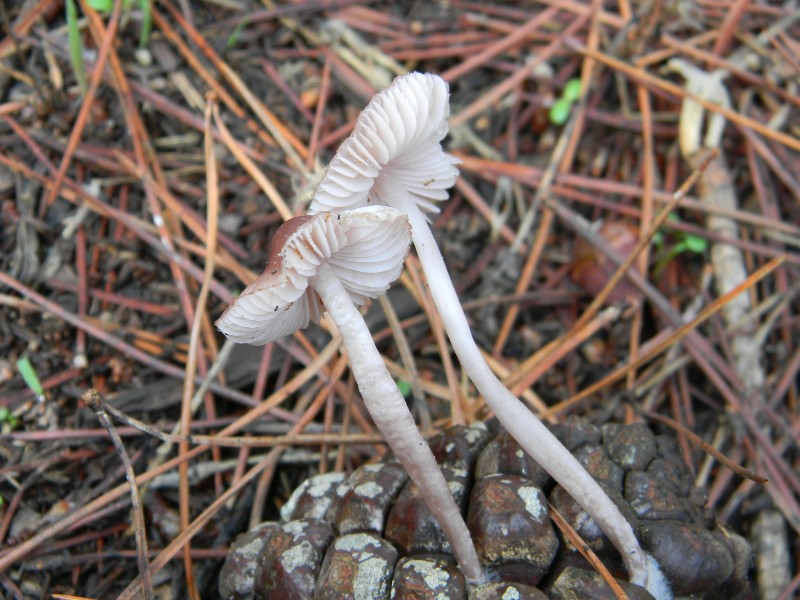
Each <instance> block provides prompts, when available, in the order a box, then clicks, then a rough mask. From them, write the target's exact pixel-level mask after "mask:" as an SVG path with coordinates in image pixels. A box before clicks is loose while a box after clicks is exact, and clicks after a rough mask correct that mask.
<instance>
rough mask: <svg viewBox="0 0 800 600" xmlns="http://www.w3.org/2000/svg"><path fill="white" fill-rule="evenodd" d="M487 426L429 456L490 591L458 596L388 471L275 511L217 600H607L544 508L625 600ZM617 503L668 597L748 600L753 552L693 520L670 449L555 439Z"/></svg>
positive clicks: (453, 572)
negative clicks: (277, 516) (458, 511)
mask: <svg viewBox="0 0 800 600" xmlns="http://www.w3.org/2000/svg"><path fill="white" fill-rule="evenodd" d="M498 429H499V428H497V427H496V425H491V426H489V427H487V426H486V425H484V424H482V423H478V424H476V425H473V426H471V427H453V428H450V429H448V430H447V431H445V432H443V433H441V434H439V435H437V436H435V437H434V438H433V439H432V440H431V441H430V444H431V449H432V450H433V453H434V455H435V456H436V458H437V460H438V461H439V463H440V464H441V465H442V469H443V471H444V474H445V478H446V479H447V481H448V483H449V484H450V489H451V491H452V492H453V495H454V496H455V498H456V501H457V502H458V503H459V505H460V506H461V507H462V509H463V511H464V514H465V515H466V518H467V524H468V526H469V528H470V531H471V532H472V534H473V537H474V539H475V544H476V548H477V550H478V554H479V556H480V557H481V560H482V561H483V563H484V565H485V566H486V568H487V570H488V571H489V572H490V573H491V574H492V576H493V579H494V581H493V582H492V583H489V584H486V585H483V586H480V587H478V588H472V589H468V586H467V584H466V582H465V580H464V576H463V575H462V573H461V571H460V570H459V568H458V566H457V565H456V563H455V561H454V559H453V557H452V556H451V554H450V547H449V544H448V543H447V540H446V539H445V538H444V536H443V534H442V532H441V529H440V528H439V526H438V524H436V522H434V521H433V519H432V517H431V515H430V513H429V512H428V510H427V508H426V507H425V505H424V504H423V502H422V500H421V498H420V497H419V494H418V493H417V489H416V486H414V485H413V484H412V483H410V482H409V481H408V478H407V476H406V475H405V472H404V471H403V469H402V468H401V467H400V466H399V464H398V463H397V462H395V461H393V460H391V457H389V458H387V460H386V461H384V462H382V463H379V464H374V465H364V466H362V467H360V468H359V469H356V471H354V472H353V473H352V474H351V475H350V476H349V477H344V475H342V474H338V473H337V474H326V475H318V476H316V477H312V478H310V479H308V480H307V481H305V482H304V483H303V484H302V485H301V486H300V487H299V488H297V490H295V492H294V493H293V494H292V497H291V498H290V500H289V502H288V503H287V504H286V505H285V506H284V507H283V509H282V511H281V516H282V522H279V523H272V522H271V523H264V524H262V525H259V526H258V527H256V528H254V529H253V530H251V531H249V532H247V533H245V534H243V535H241V536H240V537H239V538H238V539H237V540H236V541H235V542H234V544H233V545H232V546H231V549H230V552H229V554H228V558H227V559H226V561H225V564H224V566H223V567H222V571H221V573H220V579H219V592H220V596H221V597H222V598H226V599H237V600H238V599H249V598H264V599H266V598H276V599H278V598H279V599H281V600H285V599H293V598H297V599H304V598H315V599H334V598H337V599H338V598H341V599H344V598H365V599H367V598H368V599H380V598H394V599H410V598H415V599H423V598H430V599H437V600H449V599H466V598H469V599H470V600H489V599H494V598H498V599H500V598H521V599H524V598H531V599H544V598H556V599H568V598H569V599H573V598H593V599H603V598H612V599H613V598H614V595H613V593H612V592H611V590H610V589H609V588H608V586H607V585H606V584H605V582H604V581H603V580H602V578H601V577H600V576H599V575H598V574H597V573H596V572H594V571H593V570H592V569H591V567H589V566H588V564H587V563H586V562H585V561H584V560H583V558H582V557H581V556H580V555H579V554H578V552H577V551H576V550H575V548H574V547H573V546H572V544H571V543H570V542H569V541H566V540H565V538H564V537H563V536H562V535H561V533H560V532H559V531H557V529H556V528H555V527H554V526H553V524H552V521H551V520H550V515H549V513H550V509H549V506H548V502H549V503H550V504H551V505H552V506H553V507H554V508H555V509H556V510H558V512H559V513H560V514H561V515H562V516H563V517H564V518H565V519H566V520H567V521H568V522H569V523H570V525H571V526H572V527H573V528H574V529H575V530H576V531H577V532H578V533H579V534H580V536H581V537H582V538H583V540H584V541H585V542H586V544H587V545H588V546H589V547H590V548H591V549H592V550H593V551H594V552H595V553H596V554H597V555H598V556H599V557H600V558H601V559H602V560H603V562H604V564H606V565H607V566H608V568H609V569H610V570H611V572H612V573H613V574H614V575H615V576H617V577H619V578H621V579H620V584H621V585H622V587H623V589H624V590H625V591H626V592H627V593H628V595H629V596H630V597H631V598H632V599H637V598H650V597H651V596H650V595H649V594H648V593H647V592H646V591H645V590H644V589H642V588H640V587H638V586H635V585H632V584H629V583H627V582H626V581H625V572H624V569H623V568H622V563H621V560H620V559H619V555H618V554H617V552H616V550H615V549H614V547H613V546H612V545H611V544H610V542H609V541H608V539H607V538H606V537H605V536H604V535H603V534H602V532H601V531H600V530H599V528H598V527H597V525H596V524H595V523H594V521H593V520H592V519H591V518H590V517H589V516H588V515H587V514H586V512H585V511H583V509H581V508H580V507H579V506H578V505H577V503H576V502H575V501H574V500H572V498H571V497H569V496H568V495H567V494H566V493H565V492H564V490H563V489H562V488H561V486H559V485H554V482H553V481H552V479H551V478H550V477H549V475H547V473H546V472H545V471H544V470H543V469H542V468H541V467H540V466H539V465H538V464H537V463H536V462H535V461H534V460H533V459H531V458H530V457H529V456H528V455H527V454H525V453H524V452H523V451H522V450H521V449H520V447H519V445H518V444H517V443H516V442H515V441H514V440H513V439H512V438H511V437H510V436H509V435H508V434H507V433H505V432H502V431H500V432H499V431H498ZM552 430H553V433H554V434H555V435H556V436H557V437H558V438H559V439H560V440H561V441H562V443H564V444H565V445H566V446H567V447H568V448H569V449H570V451H572V452H573V453H574V454H575V456H576V457H577V458H578V460H579V461H580V462H581V463H582V464H583V465H584V466H585V467H586V469H587V470H588V471H589V472H590V473H591V474H592V476H594V477H595V479H597V481H598V482H599V483H600V485H601V486H602V487H603V488H604V489H605V490H606V491H607V492H608V494H609V496H610V497H611V498H612V499H613V500H614V501H615V502H616V504H617V505H618V506H619V508H620V510H621V511H622V513H623V515H624V516H625V518H626V519H627V520H628V521H629V522H630V523H631V525H632V526H633V528H634V531H635V532H636V533H637V536H638V537H639V539H640V540H641V543H642V546H643V547H644V549H645V550H646V551H648V552H650V553H651V554H653V555H654V556H655V558H656V559H657V560H658V562H659V563H660V564H661V567H662V569H663V570H664V572H665V574H666V576H667V578H668V579H669V581H670V584H671V585H672V590H673V593H674V594H675V596H676V597H677V596H691V597H692V598H707V599H709V600H710V599H717V598H730V599H740V600H745V599H747V598H750V597H751V593H750V587H749V583H748V580H747V573H748V569H749V566H750V560H751V554H750V547H749V545H748V543H747V541H746V540H745V539H744V538H742V537H741V536H739V535H737V534H735V533H732V532H729V531H727V530H722V529H720V528H718V527H716V526H715V525H714V523H713V519H712V518H711V517H710V515H708V514H707V513H706V511H705V510H704V509H703V506H704V504H705V493H704V492H703V491H702V490H698V489H696V488H695V487H694V485H693V480H692V476H691V473H690V472H689V469H688V468H687V467H686V465H685V464H684V463H683V461H682V458H681V456H680V452H679V450H678V446H677V442H676V440H675V439H674V438H672V437H670V436H666V435H660V436H656V435H654V434H653V433H652V431H651V430H650V429H649V428H648V427H647V426H646V425H644V424H634V425H628V426H622V425H616V424H608V425H605V426H603V427H602V428H600V427H596V426H594V425H591V424H588V423H585V422H580V421H569V422H567V423H563V424H559V425H556V426H554V427H553V428H552Z"/></svg>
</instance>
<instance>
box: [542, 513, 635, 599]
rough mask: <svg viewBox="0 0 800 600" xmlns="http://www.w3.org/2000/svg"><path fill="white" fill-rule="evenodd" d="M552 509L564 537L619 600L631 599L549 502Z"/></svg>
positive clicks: (557, 525) (552, 517)
mask: <svg viewBox="0 0 800 600" xmlns="http://www.w3.org/2000/svg"><path fill="white" fill-rule="evenodd" d="M547 505H548V507H549V509H550V518H551V519H552V520H553V523H555V524H556V527H558V528H559V529H560V530H561V533H563V534H564V537H565V538H567V539H569V541H570V542H572V545H573V546H575V548H576V550H577V551H578V552H580V554H581V556H583V558H585V559H586V560H587V561H588V562H589V564H591V565H592V566H593V567H594V568H595V569H596V570H597V572H598V573H600V576H601V577H602V578H603V579H604V580H605V582H606V583H607V584H608V587H610V588H611V591H612V592H614V595H615V596H616V597H617V599H618V600H630V598H629V597H628V594H626V593H625V590H623V589H622V586H620V584H619V582H618V581H617V580H616V579H614V576H613V575H611V572H610V571H609V570H608V568H607V567H606V566H605V565H604V564H603V561H602V560H600V559H599V558H597V554H595V553H594V551H592V549H591V548H590V547H589V546H588V545H587V544H586V542H585V541H583V538H582V537H581V536H580V535H579V534H578V532H577V531H575V529H574V528H573V527H572V525H570V524H569V521H567V520H566V519H565V518H564V517H563V516H562V515H561V513H560V512H558V510H556V507H555V506H553V505H552V504H551V503H549V502H548V503H547Z"/></svg>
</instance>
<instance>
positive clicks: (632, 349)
mask: <svg viewBox="0 0 800 600" xmlns="http://www.w3.org/2000/svg"><path fill="white" fill-rule="evenodd" d="M636 95H637V98H638V100H639V107H640V112H641V115H642V141H643V144H642V145H643V148H642V212H641V215H640V218H639V235H640V236H646V235H647V234H648V232H649V230H650V229H652V227H651V223H652V222H653V188H655V164H656V160H655V150H654V146H653V116H652V111H651V109H650V94H649V93H648V92H647V89H646V88H645V87H644V86H642V85H637V86H636ZM684 195H685V194H684ZM649 263H650V244H649V243H648V244H646V245H645V246H644V247H643V248H642V250H641V253H640V254H639V263H638V267H639V271H640V272H642V273H647V266H648V264H649ZM642 308H643V307H642V305H641V304H639V305H638V306H637V307H636V309H635V312H634V314H633V319H632V322H631V333H630V341H629V344H628V354H629V355H630V356H631V358H634V359H635V358H636V356H637V355H638V354H639V340H640V336H641V332H642V322H643V310H642ZM635 379H636V372H635V371H631V372H630V373H629V374H628V381H627V387H628V389H631V388H633V385H634V381H635Z"/></svg>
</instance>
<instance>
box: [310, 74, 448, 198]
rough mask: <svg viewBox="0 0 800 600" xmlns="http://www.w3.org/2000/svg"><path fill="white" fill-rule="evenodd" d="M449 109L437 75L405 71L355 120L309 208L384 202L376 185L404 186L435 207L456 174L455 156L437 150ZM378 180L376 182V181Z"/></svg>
mask: <svg viewBox="0 0 800 600" xmlns="http://www.w3.org/2000/svg"><path fill="white" fill-rule="evenodd" d="M449 114H450V102H449V90H448V87H447V82H446V81H444V80H443V79H442V78H441V77H438V76H436V75H431V74H423V73H409V74H407V75H401V76H400V77H397V78H395V80H394V81H393V82H392V84H391V85H390V86H389V87H388V88H386V89H385V90H383V91H381V92H379V93H378V94H376V95H375V96H374V97H373V98H372V100H370V102H369V104H368V105H367V107H366V108H365V109H364V110H363V111H362V112H361V114H360V115H359V117H358V120H357V121H356V125H355V128H354V129H353V133H352V134H351V135H350V137H349V138H347V139H346V140H345V141H344V142H343V143H342V145H341V146H340V147H339V150H338V151H337V152H336V156H334V157H333V160H332V161H331V164H330V166H329V167H328V171H327V173H326V174H325V176H324V177H323V179H322V181H321V182H320V184H319V187H318V188H317V190H316V193H315V194H314V199H313V200H312V202H311V206H310V207H309V213H310V214H313V213H317V212H321V211H326V210H345V209H351V208H356V207H359V206H365V205H367V204H387V202H386V201H385V200H384V199H382V198H381V191H382V190H390V189H393V190H404V191H405V192H407V193H408V194H410V195H411V196H412V197H413V198H414V199H415V200H416V202H417V205H418V206H419V207H420V208H421V209H422V210H425V211H430V212H438V211H439V209H438V207H437V206H436V202H438V201H441V200H446V199H447V197H448V194H447V189H448V188H450V187H452V186H453V184H454V183H455V180H456V177H458V169H457V168H456V165H457V164H458V162H459V161H458V159H456V158H454V157H452V156H450V155H449V154H447V153H445V152H444V151H443V150H442V146H441V141H442V139H443V138H444V136H445V135H447V131H448V126H447V117H448V116H449ZM376 184H379V185H376Z"/></svg>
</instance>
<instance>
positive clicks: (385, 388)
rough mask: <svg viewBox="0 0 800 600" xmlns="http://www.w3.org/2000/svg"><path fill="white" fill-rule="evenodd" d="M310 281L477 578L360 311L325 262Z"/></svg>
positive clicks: (447, 499)
mask: <svg viewBox="0 0 800 600" xmlns="http://www.w3.org/2000/svg"><path fill="white" fill-rule="evenodd" d="M311 285H312V286H313V287H314V289H315V290H316V291H317V294H319V296H320V298H321V299H322V302H323V304H325V308H326V309H327V310H328V314H329V315H330V316H331V319H333V322H334V323H336V326H337V327H338V328H339V333H340V334H341V336H342V340H343V341H344V345H345V347H346V348H347V352H348V354H349V355H350V368H351V369H352V371H353V376H354V377H355V380H356V382H357V383H358V389H359V391H360V392H361V397H362V398H363V399H364V404H366V406H367V409H368V410H369V413H370V415H371V416H372V420H373V421H374V422H375V425H376V426H377V427H378V429H379V430H380V432H381V433H382V434H383V437H384V438H385V439H386V443H387V444H389V447H390V448H391V449H392V450H393V451H394V453H395V455H396V456H397V458H398V459H399V460H400V463H401V464H402V465H403V468H405V470H406V472H407V473H408V475H409V477H411V479H412V481H414V482H415V483H416V484H417V486H418V487H419V490H420V494H421V495H422V498H423V500H424V501H425V504H426V505H427V506H428V508H429V509H430V511H431V513H432V514H433V516H434V518H435V519H436V520H437V522H438V523H439V524H440V525H441V527H442V530H443V531H444V534H445V536H446V537H447V540H448V541H449V542H450V546H451V547H452V549H453V554H454V555H455V557H456V559H457V560H458V564H459V566H460V567H461V570H462V571H463V572H464V575H465V577H466V578H467V580H469V581H470V582H480V581H482V580H483V577H484V576H483V569H482V567H481V562H480V559H479V558H478V554H477V552H476V551H475V546H474V545H473V543H472V536H471V535H470V533H469V530H468V529H467V524H466V523H465V522H464V517H463V516H462V515H461V511H460V510H459V508H458V506H457V505H456V503H455V500H454V499H453V496H452V494H451V492H450V488H449V487H448V485H447V481H446V480H445V478H444V475H442V471H441V469H440V468H439V465H438V464H437V463H436V459H435V458H434V456H433V453H432V452H431V450H430V448H429V447H428V444H427V443H426V442H425V440H424V439H423V437H422V435H421V434H420V432H419V430H418V429H417V425H416V423H415V422H414V418H413V417H412V416H411V413H410V412H409V410H408V406H407V405H406V401H405V399H404V398H403V396H402V394H400V390H399V389H398V388H397V384H396V383H395V382H394V380H393V379H392V377H391V375H389V371H387V370H386V365H385V364H384V362H383V359H382V358H381V355H380V354H379V353H378V350H377V349H376V348H375V343H374V342H373V340H372V334H370V332H369V329H367V326H366V324H365V323H364V319H363V318H362V316H361V313H359V312H358V310H357V309H356V307H355V306H354V305H353V302H352V301H351V300H350V297H349V296H348V295H347V291H346V290H345V289H344V287H343V286H342V284H341V282H340V281H339V279H338V278H337V277H336V275H335V274H334V273H333V270H332V269H331V268H330V267H329V266H328V265H327V264H323V265H321V267H320V268H319V270H318V271H317V274H316V275H315V276H314V277H313V278H312V279H311Z"/></svg>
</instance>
